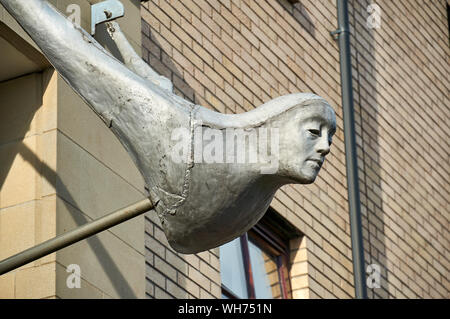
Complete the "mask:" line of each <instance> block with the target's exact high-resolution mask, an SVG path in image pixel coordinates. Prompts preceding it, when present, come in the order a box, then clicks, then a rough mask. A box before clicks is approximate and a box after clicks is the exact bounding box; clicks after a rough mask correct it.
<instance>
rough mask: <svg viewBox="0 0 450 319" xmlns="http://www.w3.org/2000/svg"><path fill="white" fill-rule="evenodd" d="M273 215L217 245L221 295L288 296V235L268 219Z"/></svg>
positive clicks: (241, 296)
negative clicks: (226, 241) (239, 235)
mask: <svg viewBox="0 0 450 319" xmlns="http://www.w3.org/2000/svg"><path fill="white" fill-rule="evenodd" d="M273 214H276V213H274V212H272V214H269V213H267V214H266V215H269V218H266V217H264V218H263V219H262V220H261V221H260V222H259V223H258V224H257V225H256V226H255V227H253V228H252V229H251V230H250V231H249V232H247V233H246V234H244V235H243V236H241V237H239V238H236V239H235V240H233V241H231V242H229V243H227V244H225V245H223V246H221V247H220V267H221V275H222V298H224V299H229V298H244V299H246V298H249V299H254V298H257V299H272V298H278V299H279V298H283V299H285V298H291V287H290V281H289V275H288V273H289V237H288V236H286V235H285V234H283V233H280V231H279V229H280V227H278V226H279V225H274V224H273V223H271V222H270V219H271V218H270V216H271V215H272V216H273Z"/></svg>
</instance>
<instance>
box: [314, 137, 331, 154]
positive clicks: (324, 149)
mask: <svg viewBox="0 0 450 319" xmlns="http://www.w3.org/2000/svg"><path fill="white" fill-rule="evenodd" d="M316 151H317V152H319V153H320V154H321V155H322V156H324V157H325V156H326V155H327V154H328V153H330V142H329V139H328V134H322V136H321V137H320V139H319V141H318V142H317V144H316Z"/></svg>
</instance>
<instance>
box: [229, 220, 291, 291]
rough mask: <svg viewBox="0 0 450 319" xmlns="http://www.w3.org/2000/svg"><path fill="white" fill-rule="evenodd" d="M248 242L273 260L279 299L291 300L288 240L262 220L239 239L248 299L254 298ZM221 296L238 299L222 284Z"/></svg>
mask: <svg viewBox="0 0 450 319" xmlns="http://www.w3.org/2000/svg"><path fill="white" fill-rule="evenodd" d="M249 241H251V242H253V243H254V244H255V245H256V246H258V247H259V248H260V249H261V250H263V251H264V252H266V253H268V254H269V255H271V256H273V257H274V258H275V261H276V264H277V272H278V280H279V282H280V286H281V287H280V288H281V298H282V299H290V298H292V293H291V287H290V278H289V259H290V258H289V252H290V251H289V239H288V238H287V237H285V236H282V235H281V234H280V232H279V231H277V230H276V228H275V227H274V226H273V225H271V224H270V223H268V222H265V221H264V219H263V220H261V221H260V222H259V223H258V224H256V225H255V226H254V227H253V228H252V229H250V230H249V231H248V232H247V233H245V234H244V235H242V236H241V237H240V244H241V252H242V258H243V264H244V273H245V280H246V285H247V294H248V298H249V299H255V298H256V293H255V285H254V282H253V280H254V279H253V272H252V267H251V261H250V251H249ZM222 294H223V295H224V296H225V297H226V298H229V299H239V297H238V296H236V295H235V294H234V293H233V292H232V291H231V289H229V288H228V287H226V286H225V285H224V284H222Z"/></svg>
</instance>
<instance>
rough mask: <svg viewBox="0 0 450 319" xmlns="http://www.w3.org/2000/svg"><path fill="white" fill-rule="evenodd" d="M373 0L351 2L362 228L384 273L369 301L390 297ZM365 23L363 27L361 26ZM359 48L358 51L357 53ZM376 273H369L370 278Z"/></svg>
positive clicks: (370, 258) (370, 257)
mask: <svg viewBox="0 0 450 319" xmlns="http://www.w3.org/2000/svg"><path fill="white" fill-rule="evenodd" d="M371 3H372V1H370V0H363V1H355V0H352V1H351V2H350V3H349V19H350V25H351V31H352V32H351V40H350V41H351V44H352V59H353V62H354V63H353V70H352V73H353V92H354V106H355V124H356V125H355V128H356V140H357V154H358V166H359V172H358V173H359V188H360V195H361V211H362V225H363V238H364V251H365V265H366V269H367V267H368V266H369V265H372V264H375V265H378V266H379V267H380V271H381V282H380V284H381V288H382V289H374V288H375V286H372V287H373V288H371V287H370V286H371V284H370V282H373V281H370V282H368V287H367V293H368V297H369V298H388V297H392V296H389V293H388V287H387V283H388V278H387V276H388V274H387V271H386V267H387V264H386V240H385V234H384V222H385V217H384V212H383V198H382V184H381V172H380V169H381V168H380V144H379V143H380V142H379V139H380V137H379V124H378V117H379V106H378V97H377V92H378V87H377V74H376V68H377V62H376V60H375V45H374V42H375V39H374V32H376V29H373V28H370V27H368V25H367V24H366V21H367V18H368V16H369V13H368V12H367V7H368V6H369V5H370V4H371ZM361 23H363V25H361ZM355 48H356V50H355ZM370 274H373V273H368V275H370Z"/></svg>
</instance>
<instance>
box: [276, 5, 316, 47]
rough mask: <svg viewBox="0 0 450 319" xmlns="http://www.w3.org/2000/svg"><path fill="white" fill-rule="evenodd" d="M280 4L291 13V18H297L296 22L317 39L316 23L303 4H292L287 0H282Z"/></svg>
mask: <svg viewBox="0 0 450 319" xmlns="http://www.w3.org/2000/svg"><path fill="white" fill-rule="evenodd" d="M279 2H280V3H281V5H282V6H283V7H284V9H285V10H286V11H287V12H289V13H290V14H291V16H292V17H294V18H295V20H297V22H298V23H299V24H300V26H301V27H302V28H303V29H304V30H305V31H306V32H308V33H309V35H310V36H312V37H313V38H314V39H315V38H316V30H315V26H314V23H313V21H312V19H311V17H310V15H309V13H308V11H306V9H305V6H304V5H303V4H302V2H301V1H299V2H296V3H290V2H289V1H287V0H280V1H279Z"/></svg>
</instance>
